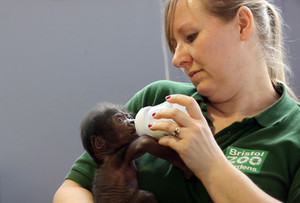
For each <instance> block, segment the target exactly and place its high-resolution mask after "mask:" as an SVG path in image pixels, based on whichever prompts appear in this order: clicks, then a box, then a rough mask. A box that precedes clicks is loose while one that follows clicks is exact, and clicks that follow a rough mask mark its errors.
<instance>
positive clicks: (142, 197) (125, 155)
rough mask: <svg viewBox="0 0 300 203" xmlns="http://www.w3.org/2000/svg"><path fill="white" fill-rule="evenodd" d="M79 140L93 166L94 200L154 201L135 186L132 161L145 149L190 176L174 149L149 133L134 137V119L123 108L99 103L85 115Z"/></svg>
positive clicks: (136, 182)
mask: <svg viewBox="0 0 300 203" xmlns="http://www.w3.org/2000/svg"><path fill="white" fill-rule="evenodd" d="M81 139H82V143H83V146H84V148H85V150H86V151H87V152H88V153H89V154H90V155H91V156H92V157H93V159H94V161H95V163H96V165H97V169H96V172H95V177H94V181H93V196H94V201H95V202H96V203H97V202H101V203H106V202H113V203H116V202H143V203H147V202H151V203H152V202H157V200H156V198H155V196H154V195H153V194H152V193H150V192H147V191H143V190H139V188H138V181H137V172H136V168H135V166H134V163H133V160H135V159H136V158H138V157H140V156H141V155H143V154H144V153H145V152H149V153H151V154H153V155H154V156H157V157H160V158H163V159H165V160H167V161H169V162H170V163H172V164H173V165H175V166H176V167H178V168H180V169H182V170H183V171H184V173H185V176H186V177H187V178H190V177H192V176H193V174H192V172H191V171H190V170H189V169H188V168H187V167H186V166H185V165H184V163H183V161H182V160H181V159H180V157H179V155H178V153H177V152H175V151H174V150H172V149H171V148H169V147H165V146H161V145H159V144H158V143H157V141H156V140H155V139H154V138H152V137H150V136H147V135H144V136H138V135H137V134H136V131H135V125H134V119H132V117H131V116H130V114H129V113H128V112H127V111H126V110H125V109H123V108H121V107H119V106H116V105H113V104H109V103H102V104H99V105H98V106H97V107H96V108H94V109H93V110H91V111H90V112H89V113H88V114H87V115H86V116H85V118H84V119H83V121H82V123H81Z"/></svg>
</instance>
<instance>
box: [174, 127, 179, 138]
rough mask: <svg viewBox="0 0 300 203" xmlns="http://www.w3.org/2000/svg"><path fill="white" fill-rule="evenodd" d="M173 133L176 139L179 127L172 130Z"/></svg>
mask: <svg viewBox="0 0 300 203" xmlns="http://www.w3.org/2000/svg"><path fill="white" fill-rule="evenodd" d="M173 132H174V133H173V136H174V137H178V135H179V133H180V128H179V127H177V128H175V130H174V131H173Z"/></svg>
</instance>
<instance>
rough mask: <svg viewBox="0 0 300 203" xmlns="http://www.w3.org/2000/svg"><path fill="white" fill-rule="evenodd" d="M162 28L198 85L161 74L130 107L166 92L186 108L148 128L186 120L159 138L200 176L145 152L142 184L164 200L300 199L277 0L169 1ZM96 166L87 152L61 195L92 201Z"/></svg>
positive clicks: (293, 109)
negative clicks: (188, 176) (186, 174)
mask: <svg viewBox="0 0 300 203" xmlns="http://www.w3.org/2000/svg"><path fill="white" fill-rule="evenodd" d="M165 30H166V36H167V39H168V42H169V46H170V50H171V52H173V54H174V58H173V64H174V65H175V66H177V67H180V68H183V70H184V71H185V73H186V74H187V75H188V76H189V77H190V79H191V82H192V84H193V85H191V84H184V83H177V82H170V81H159V82H156V83H153V84H150V85H149V86H147V87H145V88H144V89H143V90H141V91H140V92H138V93H137V94H136V95H135V96H134V97H133V98H132V99H131V100H130V101H129V102H128V104H127V105H126V107H127V108H128V109H129V110H130V111H132V112H133V113H136V112H137V111H138V110H139V109H140V108H142V107H143V106H147V105H155V104H158V103H161V102H163V101H164V100H165V99H166V100H168V101H169V102H172V103H178V104H181V105H183V106H186V109H187V112H188V113H189V116H187V115H186V114H185V113H182V112H180V111H178V110H176V109H163V110H160V111H158V112H157V113H156V114H154V115H153V116H154V117H155V118H158V119H159V118H172V119H173V120H174V121H175V122H166V121H164V122H163V121H160V122H155V123H153V124H150V125H149V127H150V129H151V130H165V131H169V132H170V133H173V131H174V130H175V129H178V127H179V129H180V131H179V134H177V136H176V137H174V136H167V137H163V138H161V139H160V140H159V144H161V145H166V146H170V147H171V148H173V149H174V150H176V151H177V152H178V153H179V154H180V156H181V158H182V159H183V161H184V162H185V163H186V165H187V166H188V167H189V168H190V169H191V170H192V171H193V172H194V174H195V176H196V177H195V178H193V179H191V180H186V179H185V178H184V176H183V174H182V172H181V171H180V170H179V169H177V168H175V167H173V166H171V165H170V164H169V163H167V162H165V161H163V160H160V159H156V158H155V157H152V156H150V155H148V154H147V155H144V156H142V157H141V158H139V159H138V160H137V161H136V165H137V168H138V172H139V184H140V188H142V189H145V190H149V191H151V192H153V193H154V194H155V195H156V197H157V198H158V199H159V200H160V201H161V202H211V201H213V202H279V201H285V202H300V190H299V188H300V157H299V156H298V155H299V153H300V136H299V135H300V126H299V124H298V123H299V121H300V108H299V103H297V102H296V101H295V100H294V99H292V98H291V96H289V95H293V94H292V92H291V91H290V90H289V88H288V87H287V85H286V84H285V65H284V63H283V58H284V57H283V54H282V53H283V52H282V45H281V27H280V19H279V16H278V13H277V11H276V10H275V9H274V6H273V5H271V4H270V3H268V2H267V1H266V0H227V1H222V0H170V1H169V2H168V4H167V6H166V17H165ZM288 92H289V93H288ZM93 170H94V165H93V163H92V161H91V159H90V157H89V155H88V154H86V153H85V154H83V155H82V157H80V158H79V159H78V160H77V161H76V163H75V164H74V166H73V168H72V170H71V172H70V173H69V175H68V176H67V180H66V181H65V182H64V183H63V185H62V186H61V187H60V189H59V190H58V191H57V193H56V195H55V198H54V201H55V202H59V201H61V202H66V201H67V200H70V201H71V198H74V199H75V200H76V201H79V202H85V201H86V202H91V201H92V200H91V193H90V192H89V191H88V190H89V189H90V186H91V180H92V177H93V175H92V174H93ZM84 188H86V189H84ZM80 198H82V199H80ZM75 200H74V201H72V202H76V201H75Z"/></svg>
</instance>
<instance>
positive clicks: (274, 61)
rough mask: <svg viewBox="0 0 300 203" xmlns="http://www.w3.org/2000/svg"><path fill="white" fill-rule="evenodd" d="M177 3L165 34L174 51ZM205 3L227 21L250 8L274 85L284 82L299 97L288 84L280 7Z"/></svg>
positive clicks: (246, 0)
mask: <svg viewBox="0 0 300 203" xmlns="http://www.w3.org/2000/svg"><path fill="white" fill-rule="evenodd" d="M199 1H200V0H199ZM177 2H178V0H169V1H168V2H167V4H166V9H165V34H166V38H167V42H168V45H169V48H170V51H171V52H172V53H173V54H174V53H175V48H174V46H173V44H174V43H173V42H172V38H173V37H172V24H173V15H174V12H175V7H176V4H177ZM201 3H202V5H204V7H205V9H206V10H207V11H208V12H209V13H211V14H212V15H214V16H217V17H219V18H220V19H222V20H223V21H224V22H229V21H231V20H232V19H233V18H234V17H235V15H236V12H237V11H238V9H239V8H240V7H241V6H246V7H248V8H249V9H250V10H251V12H252V15H253V18H254V21H255V23H256V27H257V30H258V39H259V46H260V48H261V50H262V53H263V56H264V58H265V60H266V63H267V66H268V72H269V77H270V80H271V82H272V84H273V86H274V88H275V89H276V90H278V88H279V86H278V84H279V83H284V84H285V85H286V87H287V89H288V92H289V94H290V95H291V96H292V97H293V98H295V99H297V98H296V96H295V94H294V93H293V91H292V90H291V89H290V88H289V87H288V85H287V79H286V73H290V74H291V70H290V67H289V65H288V63H287V60H286V54H285V50H284V46H283V40H282V36H283V33H282V17H281V14H280V11H279V9H278V8H277V7H276V6H275V5H273V4H271V3H269V2H268V1H267V0H202V1H201Z"/></svg>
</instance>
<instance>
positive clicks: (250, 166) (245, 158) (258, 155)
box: [226, 146, 268, 173]
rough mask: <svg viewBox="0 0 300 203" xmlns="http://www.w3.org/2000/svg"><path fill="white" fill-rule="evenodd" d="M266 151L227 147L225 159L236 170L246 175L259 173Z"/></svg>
mask: <svg viewBox="0 0 300 203" xmlns="http://www.w3.org/2000/svg"><path fill="white" fill-rule="evenodd" d="M267 155H268V151H263V150H252V149H242V148H237V147H231V146H230V147H228V148H227V149H226V157H227V159H228V160H229V162H230V163H231V164H233V165H234V166H235V167H236V168H237V169H239V170H240V171H243V172H248V173H259V172H260V170H261V167H262V165H263V163H264V161H265V159H266V157H267Z"/></svg>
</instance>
